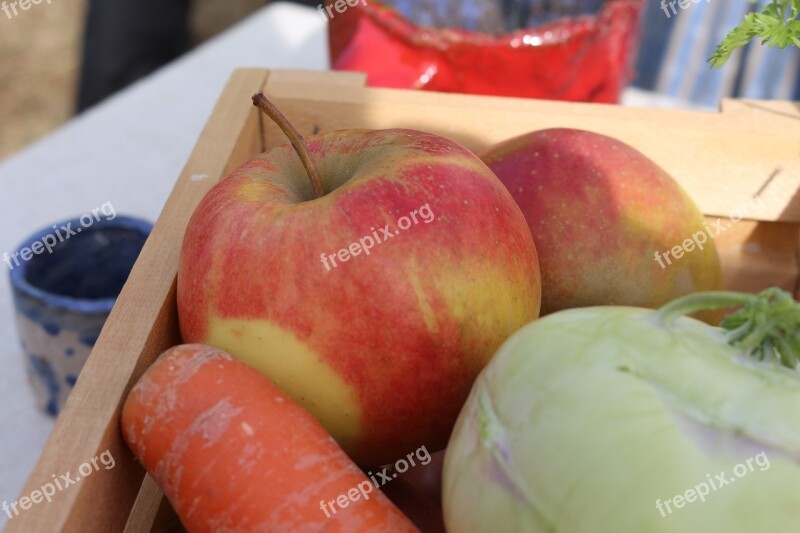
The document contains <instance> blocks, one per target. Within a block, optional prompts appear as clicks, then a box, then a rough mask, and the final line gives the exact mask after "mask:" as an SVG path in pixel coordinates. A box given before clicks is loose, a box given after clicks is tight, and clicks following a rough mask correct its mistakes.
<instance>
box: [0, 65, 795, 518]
mask: <svg viewBox="0 0 800 533" xmlns="http://www.w3.org/2000/svg"><path fill="white" fill-rule="evenodd" d="M364 83H365V76H363V75H361V74H356V73H331V72H326V73H319V72H318V73H311V72H298V71H266V70H259V69H243V70H237V71H236V72H235V73H234V74H233V76H232V78H231V80H230V81H229V83H228V85H227V87H226V88H225V91H224V93H223V94H222V96H221V97H220V100H219V102H218V103H217V105H216V107H215V108H214V112H213V114H212V115H211V118H210V119H209V121H208V124H207V125H206V127H205V129H204V130H203V132H202V134H201V136H200V139H199V140H198V142H197V145H196V147H195V150H194V152H193V153H192V156H191V158H190V159H189V161H188V163H187V164H186V167H185V168H184V170H183V172H182V173H181V175H180V176H179V178H178V182H177V184H176V185H175V188H174V190H173V192H172V195H171V196H170V198H169V201H168V202H167V204H166V206H165V208H164V211H163V212H162V214H161V216H160V217H159V219H158V222H157V223H156V225H155V228H154V229H153V232H152V235H151V236H150V239H149V240H148V241H147V244H146V245H145V247H144V249H143V251H142V254H141V256H140V258H139V260H138V262H137V263H136V266H135V268H134V269H133V272H132V273H131V276H130V278H129V280H128V283H127V284H126V285H125V288H124V290H123V291H122V294H121V295H120V297H119V300H118V301H117V305H116V306H115V307H114V310H113V312H112V313H111V316H110V317H109V320H108V322H107V324H106V327H105V328H104V330H103V333H102V335H101V336H100V338H99V339H98V342H97V345H96V346H95V348H94V351H93V352H92V355H91V357H90V358H89V361H88V362H87V364H86V367H85V369H84V371H83V373H82V374H81V376H80V379H79V380H78V383H77V385H76V387H75V389H74V391H73V392H72V394H71V395H70V397H69V400H68V402H67V404H66V407H65V409H64V411H63V413H62V414H61V416H60V417H59V419H58V422H57V423H56V426H55V429H54V431H53V433H52V435H51V436H50V439H49V441H48V443H47V445H46V447H45V450H44V452H43V453H42V456H41V457H40V459H39V461H38V463H37V464H36V467H35V468H34V470H33V472H32V473H31V475H30V477H29V479H28V482H27V484H26V487H25V489H24V491H23V494H30V493H31V492H32V491H33V490H35V489H37V488H39V487H40V486H41V485H43V484H44V483H47V482H49V481H50V480H51V478H52V475H54V474H55V475H60V474H63V473H66V472H68V471H72V472H74V471H76V469H77V466H78V465H80V464H81V463H83V462H85V461H86V460H87V459H89V458H91V457H94V456H95V455H97V454H99V453H101V452H103V451H105V450H107V449H108V450H110V451H111V453H112V454H113V456H114V458H115V459H116V466H115V467H114V468H113V469H112V470H100V471H98V472H95V473H94V474H93V475H92V476H90V477H87V478H86V479H85V480H82V481H81V482H80V483H79V484H77V485H73V486H71V487H70V488H69V489H67V490H65V491H64V492H60V493H58V494H57V495H56V497H55V498H54V500H53V502H52V503H50V504H46V503H42V504H39V505H37V506H36V508H35V510H30V511H28V512H25V513H23V514H22V515H20V516H19V517H16V518H14V519H12V520H11V521H9V523H8V526H7V531H9V532H10V533H16V532H20V533H29V532H32V531H62V530H63V531H76V532H81V533H83V532H86V531H91V532H93V533H96V532H102V531H109V532H115V533H116V532H119V531H126V532H127V531H130V532H141V531H169V530H175V529H180V525H179V523H178V522H177V521H176V518H175V516H174V514H173V513H172V512H171V509H170V507H169V505H168V503H166V502H165V501H164V499H163V496H162V494H161V493H160V491H159V489H158V487H157V486H155V484H154V483H153V481H152V479H151V478H149V477H146V476H145V472H144V471H143V470H142V469H141V468H140V467H139V466H138V465H137V464H136V463H135V461H134V459H133V457H132V456H131V454H130V453H129V452H128V450H127V448H126V447H125V445H124V443H123V442H122V440H121V437H120V432H119V423H118V418H119V414H120V409H121V405H122V403H123V401H124V399H125V397H126V394H127V393H128V391H129V390H130V388H131V387H132V385H133V384H134V383H135V382H136V380H137V379H138V378H139V376H140V375H141V374H142V373H143V372H144V370H145V369H146V368H147V367H148V365H150V364H151V363H152V362H153V361H154V359H155V358H156V357H157V356H158V355H159V354H160V353H161V352H162V351H164V350H166V349H167V348H169V347H170V346H173V345H175V344H178V343H179V342H180V338H179V332H178V321H177V311H176V304H175V291H176V272H177V265H178V253H179V249H180V244H181V241H182V236H183V233H184V229H185V228H186V225H187V223H188V220H189V217H190V215H191V213H192V211H193V210H194V208H195V206H196V205H197V204H198V202H199V201H200V199H201V198H202V197H203V195H204V194H205V193H206V192H207V191H208V190H209V189H210V188H211V186H212V185H213V184H214V183H216V182H217V181H218V180H219V179H220V178H222V177H223V176H225V175H226V174H227V173H228V172H229V171H230V170H232V169H233V168H234V167H236V166H237V165H239V164H241V163H243V162H244V161H246V160H247V159H249V158H251V157H252V156H254V155H256V154H258V153H259V152H261V151H263V150H265V149H268V148H270V147H273V146H275V145H278V144H283V143H284V142H285V139H284V137H283V135H282V134H281V133H280V131H279V130H278V129H277V128H276V127H275V126H274V125H273V124H271V123H269V121H267V120H265V119H264V118H262V116H261V115H260V114H259V113H258V112H257V110H256V109H255V108H253V107H252V105H251V103H250V97H251V96H252V95H253V94H254V93H256V92H258V91H259V90H262V89H263V90H265V91H266V92H267V93H268V94H269V95H270V97H271V98H272V99H273V100H274V101H275V102H276V104H277V105H278V106H279V107H280V108H281V109H282V110H283V111H284V113H285V114H286V115H287V116H288V117H289V118H290V119H291V120H292V122H293V123H294V124H295V126H296V127H297V128H298V129H299V131H300V132H301V133H302V134H304V135H309V134H312V133H316V132H318V131H323V130H331V129H340V128H353V127H362V128H386V127H409V128H416V129H422V130H427V131H431V132H435V133H439V134H442V135H445V136H447V137H450V138H452V139H455V140H457V141H459V142H461V143H462V144H464V145H465V146H467V147H468V148H471V149H478V148H481V147H484V146H486V145H488V144H490V143H494V142H497V141H500V140H503V139H506V138H508V137H511V136H514V135H517V134H520V133H523V132H526V131H530V130H535V129H541V128H546V127H556V126H562V127H576V128H583V129H588V130H593V131H597V132H600V133H605V134H608V135H611V136H613V137H616V138H619V139H621V140H623V141H625V142H627V143H629V144H631V145H633V146H635V147H636V148H638V149H639V150H641V151H642V152H644V153H645V154H647V155H648V156H650V157H651V158H652V159H654V160H655V161H656V162H657V163H659V164H660V165H661V166H663V167H664V168H665V169H666V170H667V171H669V173H670V174H672V175H673V176H674V177H675V178H676V179H677V180H678V181H679V182H680V183H681V184H682V185H683V186H684V187H685V188H686V190H687V191H689V193H690V194H691V196H692V197H693V198H694V199H695V200H696V202H697V203H698V204H699V205H700V207H701V209H702V210H703V211H704V212H705V213H706V214H707V215H709V216H711V217H712V218H716V217H726V216H727V215H728V214H729V213H730V212H731V210H733V209H735V208H737V207H739V206H741V205H742V204H743V202H746V201H747V200H748V199H749V198H751V197H752V196H753V195H754V194H756V193H758V192H760V198H761V199H762V200H763V202H764V204H765V208H764V210H763V211H762V212H760V213H759V214H758V215H757V217H755V219H754V220H752V221H742V222H740V223H738V224H735V225H734V226H733V227H732V228H731V229H730V230H729V231H727V232H725V233H724V234H722V235H720V237H718V238H717V246H718V248H719V252H720V255H721V258H722V261H723V264H724V274H725V277H726V284H727V285H728V287H730V288H735V289H740V290H747V291H757V290H759V289H761V288H765V287H767V286H770V285H778V286H781V287H783V288H785V289H789V290H794V291H797V290H798V288H800V285H799V284H798V281H799V280H800V276H798V262H797V258H798V250H799V249H800V231H799V228H800V104H797V103H790V102H760V101H725V102H724V103H723V106H722V110H721V112H720V113H697V112H689V111H675V110H653V109H633V108H623V107H618V106H612V105H598V104H574V103H561V102H550V101H536V100H521V99H512V98H494V97H477V96H467V95H453V94H436V93H425V92H413V91H401V90H390V89H366V88H365V87H364ZM778 166H780V167H782V170H780V172H779V173H778V174H777V175H776V176H774V177H773V178H772V179H771V180H770V181H769V183H766V185H765V182H767V180H768V178H769V177H770V176H771V175H773V173H774V171H775V169H776V167H778ZM762 189H763V190H762Z"/></svg>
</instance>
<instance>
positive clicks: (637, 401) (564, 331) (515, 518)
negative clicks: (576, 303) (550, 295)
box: [443, 289, 800, 533]
mask: <svg viewBox="0 0 800 533" xmlns="http://www.w3.org/2000/svg"><path fill="white" fill-rule="evenodd" d="M740 305H744V308H743V309H741V310H740V311H738V312H737V313H735V314H734V315H732V316H730V317H729V318H727V319H726V320H725V322H723V327H722V328H716V327H712V326H709V325H706V324H704V323H702V322H699V321H697V320H695V319H692V318H688V317H685V316H682V315H684V314H688V313H693V312H695V311H698V310H700V309H710V308H726V307H736V306H740ZM798 355H800V304H798V303H797V302H795V301H794V300H793V299H792V297H791V296H790V295H788V294H786V293H784V292H782V291H779V290H777V289H770V290H768V291H765V292H763V293H761V294H760V295H758V296H756V295H745V294H739V293H726V292H720V293H698V294H693V295H689V296H686V297H683V298H680V299H678V300H675V301H674V302H672V303H670V304H668V305H667V306H665V307H664V308H662V309H661V310H659V311H651V310H646V309H638V308H630V307H594V308H585V309H573V310H569V311H562V312H559V313H555V314H553V315H550V316H547V317H545V318H543V319H541V320H538V321H536V322H534V323H532V324H529V325H528V326H526V327H524V328H523V329H522V330H520V331H519V332H517V333H516V334H515V335H513V336H512V337H511V338H510V339H509V340H508V341H507V342H506V343H505V344H504V345H503V346H502V347H501V349H500V350H499V352H498V353H497V355H496V356H495V358H494V359H493V360H492V362H491V363H490V364H489V365H488V366H487V367H486V369H485V370H484V371H483V373H482V374H481V375H480V377H479V378H478V380H477V381H476V383H475V385H474V387H473V389H472V392H471V394H470V397H469V399H468V401H467V403H466V405H465V406H464V409H463V410H462V412H461V415H460V417H459V419H458V422H457V424H456V427H455V430H454V432H453V435H452V437H451V440H450V445H449V448H448V450H447V454H446V457H445V467H444V482H443V483H444V485H443V492H444V502H443V503H444V512H445V522H446V525H447V530H448V532H449V533H463V532H467V531H475V532H492V533H499V532H503V533H505V532H525V533H539V532H542V533H544V532H559V533H561V532H563V533H634V532H635V533H640V532H641V533H659V532H662V533H672V532H674V533H706V532H708V533H712V532H717V531H725V532H726V533H739V532H741V533H745V532H747V533H761V532H770V533H797V532H798V531H800V373H798V370H797V362H798Z"/></svg>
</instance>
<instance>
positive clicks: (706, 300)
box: [658, 291, 756, 325]
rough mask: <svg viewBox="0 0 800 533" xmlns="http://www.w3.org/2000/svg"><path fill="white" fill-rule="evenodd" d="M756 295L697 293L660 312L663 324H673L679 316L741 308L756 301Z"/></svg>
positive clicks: (670, 304)
mask: <svg viewBox="0 0 800 533" xmlns="http://www.w3.org/2000/svg"><path fill="white" fill-rule="evenodd" d="M755 298H756V295H755V294H745V293H741V292H731V291H708V292H695V293H692V294H687V295H686V296H682V297H680V298H678V299H677V300H672V301H671V302H670V303H668V304H667V305H665V306H664V307H662V308H661V309H659V310H658V315H659V317H660V318H661V322H662V323H664V324H667V325H669V324H672V323H673V322H675V320H676V319H677V318H678V317H679V316H683V315H691V314H692V313H696V312H697V311H710V310H712V309H725V308H728V307H739V306H742V305H745V304H746V303H748V302H751V301H753V300H755Z"/></svg>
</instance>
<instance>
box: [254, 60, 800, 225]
mask: <svg viewBox="0 0 800 533" xmlns="http://www.w3.org/2000/svg"><path fill="white" fill-rule="evenodd" d="M313 79H314V75H313V73H311V74H306V76H305V77H304V78H303V80H302V81H300V82H297V83H295V82H293V80H291V79H283V80H277V79H276V80H275V81H274V82H273V81H270V82H269V83H268V85H267V91H268V93H269V95H270V96H271V97H272V98H273V99H274V101H275V103H276V104H277V105H278V106H279V107H280V108H281V109H282V110H283V112H284V113H285V114H286V115H287V116H288V117H289V118H290V119H291V120H292V121H293V123H294V124H295V127H297V128H298V130H299V131H300V132H301V133H302V134H303V135H309V134H312V133H314V132H316V131H325V130H330V129H342V128H388V127H412V128H416V129H424V130H427V131H431V132H433V133H438V134H441V135H444V136H447V137H450V138H452V139H454V140H456V141H459V142H460V143H462V144H464V145H465V146H466V147H467V148H470V149H471V150H476V151H477V150H480V149H482V148H485V147H486V146H488V145H490V144H492V143H495V142H498V141H501V140H504V139H507V138H509V137H513V136H515V135H518V134H521V133H525V132H528V131H532V130H537V129H543V128H551V127H571V128H581V129H588V130H591V131H596V132H598V133H603V134H606V135H610V136H612V137H616V138H618V139H621V140H623V141H625V142H627V143H629V144H631V145H632V146H634V147H636V148H637V149H639V150H640V151H642V152H643V153H645V154H646V155H647V156H648V157H650V158H651V159H653V160H654V161H656V162H657V163H658V164H659V165H661V166H662V167H663V168H664V169H666V170H667V171H668V172H669V173H670V174H671V175H672V176H673V177H674V178H675V179H676V180H677V181H678V182H679V183H681V185H682V186H683V187H684V188H685V189H686V190H687V191H688V192H689V194H690V195H691V196H692V198H694V200H695V201H696V202H697V203H698V205H699V206H700V208H701V210H702V211H703V212H704V213H706V214H708V215H715V216H729V215H730V213H731V211H733V210H734V209H737V208H741V207H742V206H743V205H746V204H747V201H748V200H749V199H750V198H751V197H752V196H753V195H754V194H755V193H756V192H758V191H759V189H760V188H761V186H762V185H763V184H764V182H765V181H767V179H768V178H769V177H770V176H771V175H772V173H773V172H774V171H775V169H776V167H779V166H780V167H782V171H781V172H780V174H779V175H778V176H777V177H776V178H775V179H774V180H772V182H771V183H770V185H769V186H768V187H767V188H766V190H764V191H763V193H762V195H761V198H762V200H763V201H764V204H765V208H764V209H763V211H762V212H760V213H759V212H751V213H750V215H749V216H748V217H747V218H750V219H753V220H763V221H782V222H800V192H798V191H800V107H799V106H798V104H796V103H792V102H772V101H752V100H750V101H728V102H726V103H725V105H723V109H722V111H721V112H720V113H711V112H696V111H684V110H665V109H638V108H631V107H621V106H615V105H607V104H585V103H569V102H554V101H544V100H526V99H517V98H497V97H486V96H472V95H460V94H445V93H430V92H421V91H410V90H397V89H376V88H365V87H360V88H359V87H352V86H339V87H335V88H329V87H328V86H327V85H326V84H325V83H322V82H313ZM333 89H335V90H333ZM277 133H278V130H277V129H276V128H274V127H273V126H272V125H270V124H265V135H266V138H267V146H268V147H271V146H274V145H275V144H282V143H283V142H285V141H284V140H283V138H282V136H280V135H277Z"/></svg>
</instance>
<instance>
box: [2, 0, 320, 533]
mask: <svg viewBox="0 0 800 533" xmlns="http://www.w3.org/2000/svg"><path fill="white" fill-rule="evenodd" d="M324 24H325V23H324V21H323V20H322V18H321V17H320V16H319V15H318V14H316V13H315V11H314V10H312V9H309V8H305V7H302V6H297V5H295V4H287V3H276V4H271V5H269V6H268V7H266V8H264V9H263V10H261V11H259V12H258V13H257V14H255V15H254V16H252V17H250V18H248V19H247V20H246V21H244V22H243V23H241V24H240V25H238V26H236V27H234V28H232V29H231V30H230V31H228V32H226V33H224V34H223V35H221V36H219V37H218V38H216V39H214V40H212V41H210V42H208V43H206V44H204V45H203V46H201V47H199V48H197V49H195V50H194V51H192V52H191V53H189V54H188V55H186V56H184V57H183V58H181V59H180V60H178V61H176V62H174V63H172V64H170V65H169V66H167V67H165V68H163V69H161V70H160V71H158V72H157V73H155V74H154V75H152V76H150V77H148V78H146V79H145V80H143V81H141V82H139V83H137V84H135V85H134V86H132V87H130V88H129V89H127V90H125V91H123V92H121V93H119V94H118V95H116V96H114V97H112V98H111V99H110V100H108V101H106V102H104V103H102V104H100V105H99V106H97V107H96V108H94V109H92V110H90V111H89V112H87V113H85V114H83V115H81V116H80V117H78V118H76V119H75V120H73V121H72V122H70V123H68V124H67V125H65V126H64V127H62V128H60V129H59V130H57V131H56V132H54V133H52V134H51V135H49V136H47V137H46V138H44V139H42V140H41V141H39V142H37V143H35V144H33V145H31V146H30V147H28V148H26V149H25V150H23V151H22V152H20V153H19V154H17V155H15V156H14V157H12V158H10V159H9V160H7V161H6V162H5V163H4V164H2V166H0V257H2V254H3V252H6V251H8V252H12V251H13V250H14V249H15V246H16V245H17V244H18V243H19V242H20V241H21V240H22V239H24V238H25V237H27V235H28V234H30V233H32V232H34V231H35V230H37V229H39V228H40V227H47V226H49V225H50V224H52V223H54V222H56V221H58V220H61V219H66V218H69V217H72V216H75V215H81V214H83V213H85V212H87V211H90V210H91V209H93V208H95V207H98V206H100V205H101V204H103V203H104V202H111V203H112V204H113V206H114V207H115V209H116V210H117V212H118V213H125V214H131V215H136V216H140V217H144V218H147V219H149V220H151V221H155V219H156V218H157V216H158V214H159V212H160V211H161V208H162V206H163V205H164V203H165V201H166V199H167V196H168V195H169V192H170V191H171V189H172V186H173V185H174V183H175V180H176V179H177V177H178V174H179V173H180V171H181V168H182V167H183V165H184V163H185V162H186V160H187V159H188V157H189V154H190V152H191V150H192V147H193V146H194V143H195V141H196V140H197V137H198V136H199V134H200V131H201V129H202V127H203V125H204V123H205V121H206V120H207V118H208V116H209V114H210V112H211V110H212V108H213V106H214V103H215V102H216V99H217V97H218V96H219V94H220V93H221V91H222V89H223V87H224V85H225V82H226V81H227V80H228V78H229V76H230V74H231V71H232V70H233V69H235V68H237V67H242V66H254V67H270V68H277V67H284V68H288V67H291V68H302V69H317V70H319V69H326V68H327V67H328V60H327V57H328V52H327V41H326V33H325V29H324ZM0 265H2V266H0V277H2V279H0V347H2V349H0V368H2V371H0V504H1V503H2V502H3V501H4V500H5V501H9V502H11V501H15V500H16V499H17V498H18V496H19V492H20V491H21V490H22V486H23V485H24V483H25V480H26V478H27V476H28V473H29V472H30V470H31V469H32V468H33V465H34V463H35V462H36V459H37V457H38V456H39V454H40V453H41V451H42V449H43V447H44V444H45V441H46V440H47V436H48V435H49V433H50V431H51V429H52V427H53V422H54V421H53V419H51V418H50V417H47V416H46V415H43V414H41V413H39V412H38V411H37V410H36V408H35V406H34V402H33V397H32V395H31V393H30V392H29V389H28V384H27V381H26V377H25V373H24V367H23V356H22V351H21V349H20V348H19V342H18V340H17V335H16V330H15V325H14V319H13V316H14V315H13V306H12V302H11V293H10V285H9V282H8V275H7V271H6V269H7V267H6V266H5V264H4V263H0ZM75 431H76V432H77V431H80V428H75ZM52 473H53V474H63V472H52ZM43 481H46V480H43ZM6 520H7V516H6V514H5V513H3V512H2V511H0V529H2V527H3V525H4V524H5V521H6Z"/></svg>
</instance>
